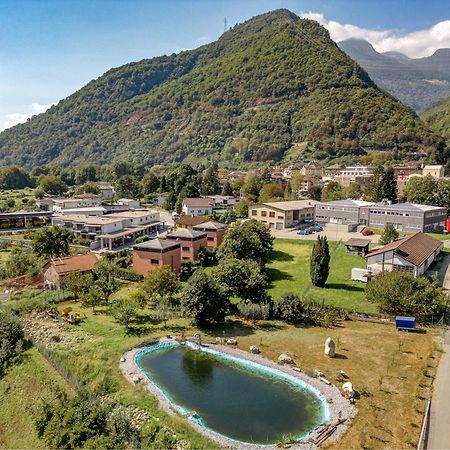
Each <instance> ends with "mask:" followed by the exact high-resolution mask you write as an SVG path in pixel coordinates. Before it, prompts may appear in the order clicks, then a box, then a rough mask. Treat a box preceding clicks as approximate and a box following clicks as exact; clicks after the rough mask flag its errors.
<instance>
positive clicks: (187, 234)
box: [167, 228, 206, 239]
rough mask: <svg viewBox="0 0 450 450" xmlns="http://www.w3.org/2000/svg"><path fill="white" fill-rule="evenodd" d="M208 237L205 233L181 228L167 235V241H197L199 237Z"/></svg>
mask: <svg viewBox="0 0 450 450" xmlns="http://www.w3.org/2000/svg"><path fill="white" fill-rule="evenodd" d="M202 236H206V233H205V232H203V231H197V230H191V229H189V228H179V229H178V230H175V231H174V232H172V233H169V234H168V235H167V239H195V238H198V237H202Z"/></svg>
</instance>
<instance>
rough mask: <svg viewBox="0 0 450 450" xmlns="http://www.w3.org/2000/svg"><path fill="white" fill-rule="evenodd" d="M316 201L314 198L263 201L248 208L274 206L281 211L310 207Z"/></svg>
mask: <svg viewBox="0 0 450 450" xmlns="http://www.w3.org/2000/svg"><path fill="white" fill-rule="evenodd" d="M316 203H317V202H316V201H315V200H292V201H287V202H264V203H257V204H256V205H251V206H249V209H254V208H260V207H263V206H266V207H269V208H276V209H280V210H282V211H292V210H294V209H304V208H311V207H313V206H314V205H315V204H316Z"/></svg>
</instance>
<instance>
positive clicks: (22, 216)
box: [0, 211, 53, 230]
mask: <svg viewBox="0 0 450 450" xmlns="http://www.w3.org/2000/svg"><path fill="white" fill-rule="evenodd" d="M52 216H53V212H52V211H31V212H30V211H16V212H12V213H0V229H2V230H7V229H10V228H12V229H20V228H26V227H27V226H32V227H42V226H45V225H49V224H50V223H51V220H52Z"/></svg>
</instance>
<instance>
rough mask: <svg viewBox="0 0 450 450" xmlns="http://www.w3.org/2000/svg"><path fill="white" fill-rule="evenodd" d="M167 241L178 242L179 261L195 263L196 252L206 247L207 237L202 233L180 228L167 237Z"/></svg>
mask: <svg viewBox="0 0 450 450" xmlns="http://www.w3.org/2000/svg"><path fill="white" fill-rule="evenodd" d="M167 240H169V241H175V242H179V243H180V245H181V261H196V260H197V259H198V252H199V250H200V249H201V248H202V247H207V245H208V239H207V235H206V233H205V232H203V231H197V230H190V229H187V228H180V229H179V230H176V231H174V232H173V233H170V234H168V235H167Z"/></svg>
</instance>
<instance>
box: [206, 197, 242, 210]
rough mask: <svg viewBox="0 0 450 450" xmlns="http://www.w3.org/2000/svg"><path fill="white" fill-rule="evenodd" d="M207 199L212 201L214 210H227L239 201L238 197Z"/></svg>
mask: <svg viewBox="0 0 450 450" xmlns="http://www.w3.org/2000/svg"><path fill="white" fill-rule="evenodd" d="M208 198H210V199H212V200H213V202H214V207H215V208H228V207H230V206H234V205H235V204H236V203H237V202H238V201H239V200H240V198H239V197H234V196H233V195H210V196H209V197H208Z"/></svg>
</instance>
